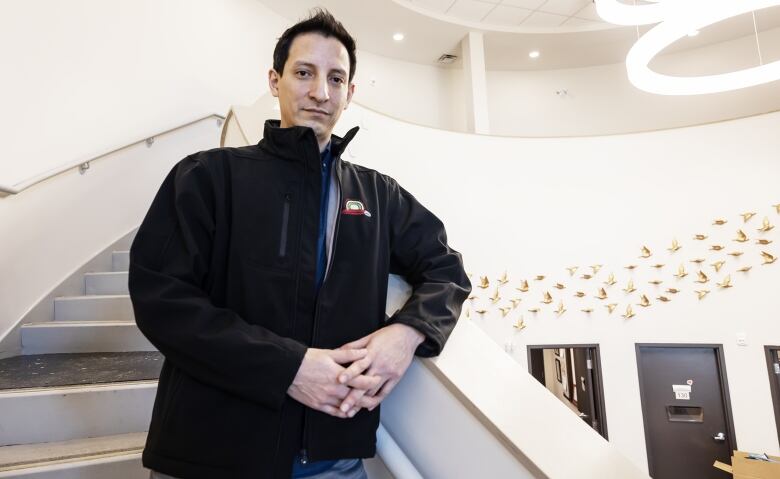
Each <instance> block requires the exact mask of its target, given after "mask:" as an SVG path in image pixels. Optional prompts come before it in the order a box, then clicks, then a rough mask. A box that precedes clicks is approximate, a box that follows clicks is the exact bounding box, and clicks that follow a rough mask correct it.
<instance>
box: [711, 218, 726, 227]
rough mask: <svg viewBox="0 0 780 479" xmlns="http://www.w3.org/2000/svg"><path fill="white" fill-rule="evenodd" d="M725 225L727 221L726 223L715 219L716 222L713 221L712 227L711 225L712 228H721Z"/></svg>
mask: <svg viewBox="0 0 780 479" xmlns="http://www.w3.org/2000/svg"><path fill="white" fill-rule="evenodd" d="M726 223H728V221H727V220H722V219H717V220H715V221H713V222H712V225H713V226H723V225H725V224H726Z"/></svg>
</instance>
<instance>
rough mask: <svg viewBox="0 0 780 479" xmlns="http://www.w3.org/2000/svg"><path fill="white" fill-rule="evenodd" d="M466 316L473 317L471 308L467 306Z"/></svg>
mask: <svg viewBox="0 0 780 479" xmlns="http://www.w3.org/2000/svg"><path fill="white" fill-rule="evenodd" d="M466 317H467V318H471V310H470V309H469V308H466Z"/></svg>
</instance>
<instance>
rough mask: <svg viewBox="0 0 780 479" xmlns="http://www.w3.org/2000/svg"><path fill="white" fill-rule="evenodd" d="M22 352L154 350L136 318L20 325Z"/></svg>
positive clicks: (26, 353)
mask: <svg viewBox="0 0 780 479" xmlns="http://www.w3.org/2000/svg"><path fill="white" fill-rule="evenodd" d="M21 333H22V354H25V355H28V354H53V353H88V352H112V351H155V350H156V349H155V347H154V346H152V343H150V342H149V340H147V339H146V338H145V337H144V335H143V334H141V331H140V330H139V329H138V326H137V325H136V324H135V322H133V321H51V322H47V323H31V324H24V325H22V327H21Z"/></svg>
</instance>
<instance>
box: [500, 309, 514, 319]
mask: <svg viewBox="0 0 780 479" xmlns="http://www.w3.org/2000/svg"><path fill="white" fill-rule="evenodd" d="M498 310H499V311H501V317H502V318H505V317H506V315H507V314H509V312H510V311H512V308H498Z"/></svg>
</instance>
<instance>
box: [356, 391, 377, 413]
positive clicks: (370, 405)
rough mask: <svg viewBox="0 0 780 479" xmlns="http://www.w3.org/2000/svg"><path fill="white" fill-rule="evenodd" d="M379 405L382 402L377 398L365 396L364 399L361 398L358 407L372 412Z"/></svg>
mask: <svg viewBox="0 0 780 479" xmlns="http://www.w3.org/2000/svg"><path fill="white" fill-rule="evenodd" d="M379 403H380V400H379V399H378V398H377V397H376V396H374V397H371V396H369V395H365V396H363V397H362V398H360V402H358V404H357V406H359V407H361V408H364V409H368V410H369V411H371V410H373V409H374V408H375V407H377V406H378V405H379Z"/></svg>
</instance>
